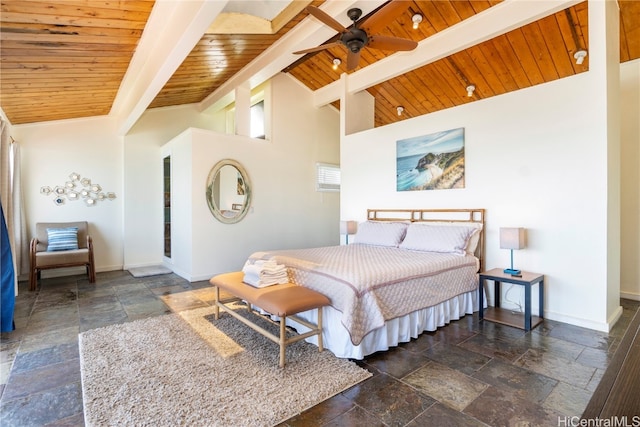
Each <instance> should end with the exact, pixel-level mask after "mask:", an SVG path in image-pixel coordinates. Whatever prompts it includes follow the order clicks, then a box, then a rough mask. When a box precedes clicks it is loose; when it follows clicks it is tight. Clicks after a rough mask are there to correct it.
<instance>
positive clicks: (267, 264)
mask: <svg viewBox="0 0 640 427" xmlns="http://www.w3.org/2000/svg"><path fill="white" fill-rule="evenodd" d="M242 272H243V273H244V277H243V280H242V281H243V282H244V283H246V284H248V285H251V286H255V287H257V288H262V287H265V286H271V285H277V284H282V283H288V282H289V276H288V274H287V268H286V267H285V266H284V265H282V264H278V263H276V261H275V260H256V261H251V260H247V262H245V264H244V267H243V268H242Z"/></svg>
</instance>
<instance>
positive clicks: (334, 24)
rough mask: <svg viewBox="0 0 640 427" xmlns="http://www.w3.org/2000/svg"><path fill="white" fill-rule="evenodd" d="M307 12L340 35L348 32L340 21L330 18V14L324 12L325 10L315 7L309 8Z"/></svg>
mask: <svg viewBox="0 0 640 427" xmlns="http://www.w3.org/2000/svg"><path fill="white" fill-rule="evenodd" d="M306 11H307V12H309V14H310V15H313V16H315V17H316V18H317V19H318V20H320V21H321V22H323V23H324V24H325V25H328V26H329V27H331V28H333V29H334V30H336V31H338V32H339V33H344V32H345V31H347V29H346V28H345V27H344V26H343V25H342V24H341V23H339V22H338V21H336V20H335V19H333V18H332V17H331V16H329V14H328V13H326V12H324V11H323V10H321V9H319V8H317V7H315V6H307V8H306Z"/></svg>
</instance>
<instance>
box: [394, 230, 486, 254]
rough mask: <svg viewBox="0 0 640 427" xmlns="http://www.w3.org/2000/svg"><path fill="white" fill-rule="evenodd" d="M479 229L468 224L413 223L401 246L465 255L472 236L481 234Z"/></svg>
mask: <svg viewBox="0 0 640 427" xmlns="http://www.w3.org/2000/svg"><path fill="white" fill-rule="evenodd" d="M479 231H480V230H479V229H478V228H476V227H470V226H468V225H466V226H465V225H448V224H447V225H442V224H440V225H433V224H424V223H412V224H411V225H410V226H409V228H408V229H407V235H406V236H405V238H404V240H403V241H402V243H401V244H400V248H401V249H409V250H412V251H425V252H444V253H453V254H456V255H465V254H467V253H468V251H469V249H470V248H468V245H469V243H470V240H471V238H472V236H473V235H474V234H477V235H479V234H480V232H479ZM476 245H477V241H476ZM473 249H475V248H473ZM471 253H473V252H471Z"/></svg>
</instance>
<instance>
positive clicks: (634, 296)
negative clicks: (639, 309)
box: [620, 291, 640, 301]
mask: <svg viewBox="0 0 640 427" xmlns="http://www.w3.org/2000/svg"><path fill="white" fill-rule="evenodd" d="M620 298H624V299H631V300H634V301H640V294H636V293H632V292H622V291H620Z"/></svg>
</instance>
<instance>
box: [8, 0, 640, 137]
mask: <svg viewBox="0 0 640 427" xmlns="http://www.w3.org/2000/svg"><path fill="white" fill-rule="evenodd" d="M322 3H323V1H314V2H313V3H312V4H314V5H320V4H322ZM403 3H406V6H407V7H406V10H403V11H401V13H399V15H398V16H396V18H395V19H394V20H393V21H391V22H388V23H387V24H386V26H383V27H380V28H377V29H375V30H376V31H375V33H376V34H381V35H389V36H395V37H402V38H410V39H413V40H416V41H420V40H422V39H424V38H427V37H429V36H431V35H433V34H435V33H437V32H439V31H442V30H444V29H446V28H448V27H449V26H451V25H454V24H456V23H458V22H460V21H462V20H464V19H467V18H469V17H471V16H473V15H474V14H476V13H479V12H481V11H483V10H485V9H487V8H489V7H491V6H493V5H495V4H497V3H498V0H438V1H417V0H416V1H405V2H403ZM153 4H154V1H153V0H126V1H124V0H120V1H108V0H65V1H51V0H49V1H46V0H41V1H39V0H1V7H2V9H1V16H0V18H1V19H0V21H1V27H0V41H1V43H2V44H1V46H0V48H1V63H0V64H1V66H0V73H1V74H0V83H1V85H0V106H1V107H2V109H3V110H4V112H5V113H6V114H7V116H8V118H9V120H11V122H12V123H13V124H22V123H33V122H39V121H49V120H58V119H69V118H78V117H87V116H96V115H105V114H109V111H110V109H111V106H112V104H113V101H114V99H115V96H116V94H117V92H118V89H119V87H120V82H121V80H122V78H123V77H124V74H125V72H126V70H127V67H128V66H129V62H130V61H131V57H132V55H133V52H134V50H135V48H136V46H137V43H138V41H139V39H140V36H141V34H142V31H143V29H144V25H145V23H146V21H147V19H148V17H149V14H150V12H151V9H152V7H153ZM619 5H620V10H621V25H620V60H621V62H625V61H629V60H633V59H636V58H638V57H640V1H637V0H620V1H619ZM414 13H420V14H422V16H423V21H422V23H421V24H420V26H419V28H418V30H413V29H412V21H411V17H412V15H413V14H414ZM306 16H307V13H306V12H302V13H300V14H298V15H297V16H295V17H294V18H293V20H291V21H290V22H289V23H288V24H286V25H285V26H284V27H283V28H282V29H280V30H279V31H278V32H277V33H275V34H273V35H264V34H261V35H247V34H231V35H229V34H226V35H222V34H219V35H218V34H216V35H214V34H205V35H204V36H203V37H202V39H201V40H200V42H199V43H197V45H196V46H195V48H194V49H193V51H192V52H191V53H190V54H189V55H188V57H187V58H186V60H185V61H184V62H183V64H182V65H181V66H180V67H179V68H178V70H177V71H176V72H175V73H174V75H173V77H172V78H171V79H170V80H169V81H168V82H167V84H166V85H165V86H164V88H163V89H162V90H161V91H160V93H159V94H158V95H157V96H156V98H155V99H154V100H153V102H152V103H151V105H150V107H151V108H153V107H161V106H170V105H180V104H188V103H198V102H200V101H202V100H203V99H204V98H206V97H207V96H208V95H209V94H210V93H211V92H212V91H214V90H215V89H217V88H218V87H220V86H221V85H222V84H223V83H224V82H225V81H227V80H228V79H229V78H230V77H231V76H233V75H234V74H235V73H237V72H238V71H239V70H241V69H242V68H243V67H244V66H245V65H246V64H248V63H249V62H251V61H252V60H253V59H254V58H255V57H256V56H258V55H259V54H260V53H262V52H263V51H264V50H266V49H267V48H268V47H269V46H271V45H272V44H273V43H274V42H275V41H277V40H278V39H279V38H280V37H282V35H284V34H285V33H286V32H288V31H289V30H291V29H292V28H293V27H294V26H296V25H298V24H299V23H300V21H301V20H302V19H303V18H305V17H306ZM588 46H589V44H588V19H587V3H586V2H584V3H580V4H578V5H576V6H574V7H571V8H569V9H567V10H564V11H560V12H558V13H556V14H554V15H552V16H549V17H546V18H543V19H541V20H539V21H537V22H535V23H532V24H529V25H527V26H525V27H522V28H519V29H516V30H513V31H511V32H509V33H508V34H504V35H502V36H499V37H496V38H494V39H492V40H489V41H486V42H484V43H481V44H479V45H477V46H473V47H471V48H468V49H466V50H464V51H462V52H458V53H456V54H454V55H451V56H449V57H447V58H444V59H441V60H439V61H437V62H434V63H432V64H429V65H426V66H423V67H421V68H419V69H416V70H413V71H411V72H408V73H406V74H404V75H401V76H398V77H396V78H393V79H390V80H388V81H385V82H383V83H380V84H378V85H376V86H373V87H371V88H369V89H368V90H369V92H370V93H371V94H372V95H373V96H374V97H375V99H376V111H375V113H376V117H375V124H376V126H382V125H385V124H388V123H392V122H395V121H398V120H403V119H406V118H409V117H415V116H418V115H421V114H426V113H430V112H434V111H438V110H441V109H444V108H449V107H452V106H456V105H461V104H464V103H467V102H473V101H475V100H478V99H483V98H488V97H491V96H496V95H500V94H503V93H507V92H510V91H513V90H518V89H522V88H525V87H529V86H533V85H536V84H540V83H544V82H548V81H552V80H555V79H559V78H563V77H567V76H571V75H574V74H577V73H580V72H584V71H586V70H588V67H589V57H588V56H587V58H586V59H585V61H584V63H583V64H581V65H578V64H576V63H575V60H574V59H573V54H574V53H575V52H576V51H577V50H580V49H586V50H588ZM308 47H313V46H308ZM388 54H389V53H388V52H383V51H376V50H373V49H367V48H365V49H364V50H363V51H362V54H361V62H360V66H359V68H358V69H361V68H363V67H366V66H367V65H369V64H373V63H374V62H376V61H378V60H380V59H382V58H384V57H386V56H387V55H388ZM335 57H337V58H341V59H342V65H341V66H340V67H339V68H338V70H337V71H334V70H332V68H331V65H332V60H333V58H335ZM345 62H346V61H345V50H344V49H343V48H342V47H337V48H332V49H329V50H325V51H321V52H319V53H316V54H313V55H307V56H305V57H304V58H303V59H302V60H301V61H298V62H297V63H295V64H292V66H290V67H288V68H287V69H286V72H288V73H290V74H291V75H292V76H294V77H295V78H297V79H299V80H300V81H301V82H302V83H303V84H305V85H306V86H307V87H309V88H311V89H313V90H316V89H318V88H320V87H322V86H324V85H327V84H329V83H331V82H333V81H335V80H337V79H338V78H339V76H340V73H342V72H346V70H345ZM358 69H356V70H355V71H357V70H358ZM469 84H473V85H475V87H476V90H475V92H474V93H473V96H472V97H467V92H466V87H467V86H468V85H469ZM397 106H403V108H404V112H403V115H402V116H398V114H397ZM336 107H338V108H339V105H337V104H336Z"/></svg>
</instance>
